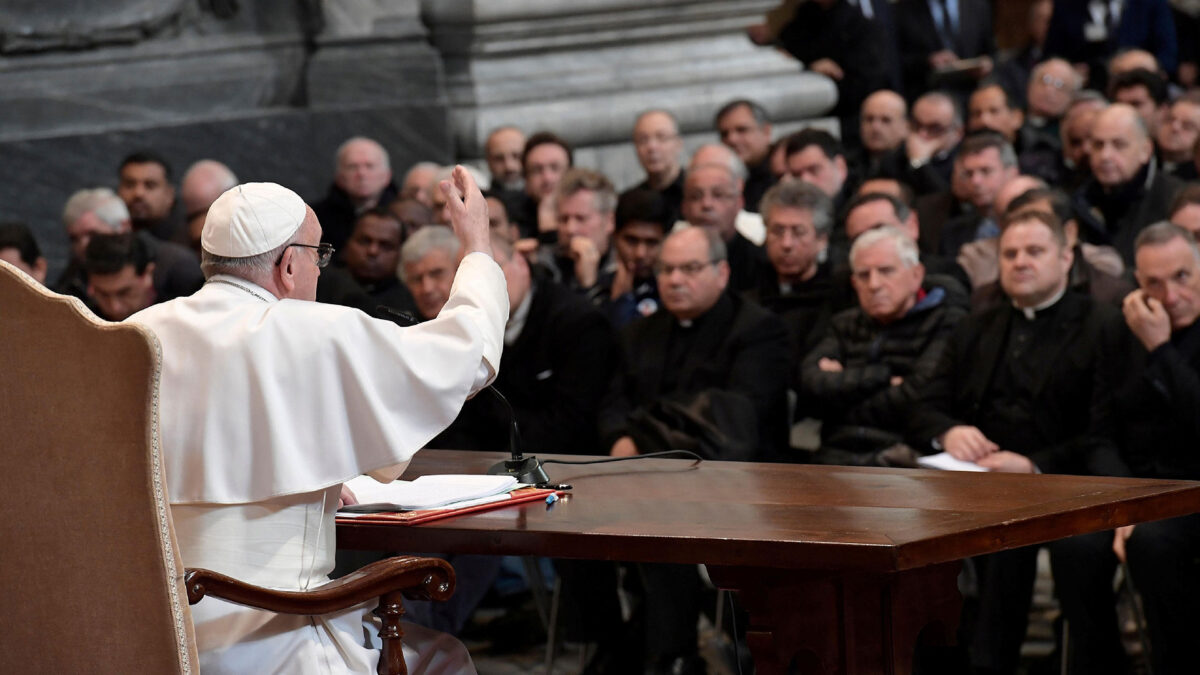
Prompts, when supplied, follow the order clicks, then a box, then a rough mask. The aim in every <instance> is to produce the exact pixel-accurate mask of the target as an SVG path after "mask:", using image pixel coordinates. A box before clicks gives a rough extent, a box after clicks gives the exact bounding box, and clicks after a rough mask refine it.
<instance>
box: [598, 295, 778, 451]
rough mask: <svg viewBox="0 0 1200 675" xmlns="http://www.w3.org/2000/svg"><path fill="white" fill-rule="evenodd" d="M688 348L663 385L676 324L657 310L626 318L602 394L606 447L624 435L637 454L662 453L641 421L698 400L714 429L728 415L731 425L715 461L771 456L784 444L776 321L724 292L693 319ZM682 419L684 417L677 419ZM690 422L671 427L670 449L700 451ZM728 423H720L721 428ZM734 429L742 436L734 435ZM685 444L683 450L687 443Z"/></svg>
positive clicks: (758, 309) (679, 410) (670, 413)
mask: <svg viewBox="0 0 1200 675" xmlns="http://www.w3.org/2000/svg"><path fill="white" fill-rule="evenodd" d="M696 322H697V324H696V325H695V326H694V328H695V329H696V330H698V331H700V333H699V334H698V335H697V336H696V340H695V342H694V343H693V346H692V350H691V352H690V353H688V354H687V355H686V357H685V360H684V362H683V365H682V367H681V368H680V370H679V371H678V372H677V373H674V381H675V386H674V387H672V388H668V387H666V386H665V385H664V381H665V377H666V375H667V373H665V366H666V357H667V353H668V347H669V343H670V340H671V336H672V331H673V330H675V329H676V324H677V323H678V321H677V320H676V319H675V317H674V316H673V315H671V314H670V313H669V312H667V311H666V310H665V309H662V310H659V311H658V312H656V313H655V314H652V315H651V316H648V317H645V318H643V319H639V320H637V321H634V322H633V323H631V324H629V325H628V326H626V327H625V328H624V329H623V330H622V331H621V335H620V344H621V354H622V356H623V363H622V366H621V371H620V373H619V375H618V376H617V378H616V379H615V380H614V381H613V386H612V388H611V390H610V393H609V396H608V397H607V398H606V399H605V403H604V406H603V412H602V414H601V419H600V432H601V436H602V438H603V439H605V443H607V444H608V446H609V447H611V446H612V443H614V442H615V441H616V440H617V439H618V438H620V437H621V436H625V435H632V436H633V438H634V441H635V442H636V443H637V444H638V449H639V451H641V452H652V451H656V450H668V449H671V448H669V447H657V446H655V445H654V439H653V438H651V437H648V436H646V435H643V433H642V432H641V431H639V430H640V429H644V428H645V425H644V424H642V422H644V421H645V420H646V419H647V418H655V419H659V420H660V421H661V420H662V419H663V418H664V417H663V416H664V415H674V414H676V413H678V412H681V411H683V410H684V409H685V408H688V407H689V406H692V409H693V410H697V409H702V407H700V406H697V403H698V402H699V401H700V400H701V399H706V401H707V403H711V404H712V407H711V408H710V409H708V412H709V413H711V414H709V415H706V416H707V417H708V419H707V420H705V421H706V422H708V423H709V424H711V425H713V426H717V427H721V426H723V425H722V424H721V419H722V418H725V419H726V420H728V418H733V419H732V422H733V423H734V424H733V425H732V426H733V427H736V430H735V434H734V435H733V437H732V438H731V439H730V440H731V441H732V442H731V443H730V444H729V446H728V447H727V448H725V449H722V448H717V449H716V450H717V451H718V452H720V451H722V450H726V451H727V452H729V453H730V454H729V455H724V456H722V455H714V457H715V458H719V459H760V460H774V459H778V458H779V457H780V456H781V455H782V453H783V450H784V449H785V448H786V447H787V433H788V428H787V396H786V389H787V374H788V364H789V362H790V361H789V356H788V353H787V349H788V347H787V345H788V338H787V331H786V329H785V328H784V326H783V322H782V321H780V319H779V318H778V317H777V316H775V315H773V314H771V313H770V312H768V311H767V310H765V309H763V308H762V307H759V306H758V305H756V304H754V303H752V302H749V301H746V300H743V299H742V298H740V297H738V296H736V295H730V294H729V293H728V292H727V293H725V294H724V295H722V297H721V299H720V300H719V301H718V302H717V304H716V305H715V306H714V307H713V308H712V309H710V310H709V311H708V313H707V314H705V315H704V316H702V317H700V318H699V319H697V320H696ZM678 419H680V421H681V422H687V418H686V417H679V418H678ZM697 427H698V425H692V424H689V426H688V427H687V428H684V427H676V428H675V429H673V430H672V431H674V432H675V434H674V435H675V437H676V438H677V439H678V440H679V441H680V442H679V443H678V444H677V447H683V448H684V449H689V450H693V451H694V450H697V449H701V446H702V445H703V439H702V438H700V437H698V436H693V437H692V438H690V439H686V438H683V437H684V436H687V435H689V432H695V431H696V429H697ZM729 428H730V427H728V426H726V427H725V429H729ZM736 432H742V433H736ZM689 446H690V447H689Z"/></svg>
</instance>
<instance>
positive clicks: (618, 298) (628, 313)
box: [592, 189, 675, 328]
mask: <svg viewBox="0 0 1200 675" xmlns="http://www.w3.org/2000/svg"><path fill="white" fill-rule="evenodd" d="M674 222H675V221H674V220H673V218H672V214H671V212H670V207H669V206H668V205H667V202H666V200H665V199H664V198H663V196H662V195H661V194H660V193H658V192H655V191H654V190H640V189H633V190H628V191H626V192H625V193H624V194H622V195H621V197H620V199H618V200H617V212H616V232H615V234H614V235H613V248H614V249H615V250H616V254H617V266H616V269H615V270H614V271H613V274H612V276H606V277H604V278H602V279H601V280H600V283H599V284H598V285H597V290H596V292H595V293H594V294H592V302H593V303H595V304H596V305H597V306H598V307H600V308H601V309H602V310H603V311H604V312H605V313H606V314H607V315H608V318H609V320H610V321H612V324H613V326H615V327H617V328H620V327H622V326H624V325H626V324H628V323H629V322H631V321H633V320H634V319H637V318H640V317H643V316H650V315H651V314H653V313H655V312H657V311H658V308H659V306H660V302H661V301H660V300H659V297H658V281H657V279H656V278H655V275H654V264H655V262H657V261H658V255H659V251H661V250H662V241H663V238H664V237H665V236H666V234H667V232H669V231H670V229H671V226H672V225H674Z"/></svg>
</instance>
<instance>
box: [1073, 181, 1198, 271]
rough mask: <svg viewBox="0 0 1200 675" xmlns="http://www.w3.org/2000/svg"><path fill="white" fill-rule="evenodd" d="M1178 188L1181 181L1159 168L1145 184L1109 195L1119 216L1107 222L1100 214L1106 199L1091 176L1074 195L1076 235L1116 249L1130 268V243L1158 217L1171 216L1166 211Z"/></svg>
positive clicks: (1128, 187)
mask: <svg viewBox="0 0 1200 675" xmlns="http://www.w3.org/2000/svg"><path fill="white" fill-rule="evenodd" d="M1141 176H1145V174H1141ZM1134 180H1144V178H1141V177H1139V178H1135V179H1134ZM1181 187H1183V181H1181V180H1179V179H1178V178H1176V177H1174V176H1171V175H1169V174H1166V173H1164V172H1162V171H1155V174H1154V177H1153V178H1152V179H1151V180H1150V183H1149V185H1148V186H1145V187H1142V186H1127V187H1126V188H1122V189H1119V190H1118V192H1117V193H1116V194H1114V195H1113V196H1112V198H1111V199H1112V201H1114V202H1115V203H1116V206H1117V207H1118V209H1119V210H1120V213H1121V215H1120V216H1119V217H1117V218H1116V219H1115V222H1106V221H1105V219H1104V216H1103V211H1104V210H1105V209H1106V206H1105V205H1104V203H1103V202H1104V200H1105V199H1106V196H1105V193H1104V192H1103V190H1102V189H1101V188H1100V185H1099V184H1098V183H1097V182H1096V179H1095V178H1091V179H1089V180H1088V181H1087V182H1086V183H1084V185H1083V187H1081V188H1080V189H1079V190H1078V191H1077V192H1076V193H1075V195H1074V208H1075V212H1076V215H1077V216H1078V217H1079V226H1080V227H1079V236H1080V238H1082V239H1084V240H1086V241H1088V242H1090V243H1092V244H1097V245H1100V246H1112V247H1113V248H1115V249H1117V252H1118V253H1120V254H1121V258H1122V259H1123V260H1124V261H1125V265H1126V267H1128V268H1129V269H1133V267H1134V260H1133V254H1134V250H1133V242H1134V240H1135V239H1137V236H1138V233H1140V232H1141V231H1142V230H1144V229H1146V228H1147V227H1148V226H1150V225H1153V224H1154V223H1157V222H1158V221H1160V220H1166V219H1167V216H1168V215H1170V214H1168V213H1167V210H1168V209H1170V208H1171V200H1172V199H1174V198H1175V193H1176V192H1177V191H1178V190H1179V188H1181ZM1130 188H1137V189H1130Z"/></svg>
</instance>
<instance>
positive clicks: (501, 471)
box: [375, 305, 550, 485]
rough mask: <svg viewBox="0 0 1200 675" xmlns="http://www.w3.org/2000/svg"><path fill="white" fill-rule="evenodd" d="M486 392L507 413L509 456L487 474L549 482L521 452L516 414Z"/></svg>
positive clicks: (391, 312)
mask: <svg viewBox="0 0 1200 675" xmlns="http://www.w3.org/2000/svg"><path fill="white" fill-rule="evenodd" d="M375 311H376V312H378V313H380V314H385V315H387V316H388V317H391V318H393V319H398V320H400V321H402V322H403V325H407V326H412V325H415V324H416V323H417V319H416V317H414V316H413V315H412V314H409V313H408V312H401V311H397V310H395V309H392V308H391V307H388V306H387V305H379V306H378V307H376V308H375ZM487 390H488V391H490V392H492V394H493V395H494V396H495V397H496V398H497V399H499V400H500V402H501V403H503V404H504V409H505V410H507V411H508V419H509V427H508V452H509V454H510V455H511V457H509V459H506V460H504V461H503V462H497V463H496V464H494V465H493V466H492V468H490V469H488V474H489V475H493V476H503V475H506V474H507V475H510V476H514V477H516V479H517V482H518V483H527V484H531V485H537V484H540V483H548V482H550V477H549V476H547V475H546V471H545V470H544V469H543V468H542V463H541V462H539V461H538V458H537V457H526V456H525V455H524V454H523V453H522V452H521V430H520V428H518V426H517V413H516V411H515V410H513V407H512V404H510V403H509V402H508V399H507V398H504V394H501V393H500V390H499V389H497V388H496V387H495V385H488V386H487Z"/></svg>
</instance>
